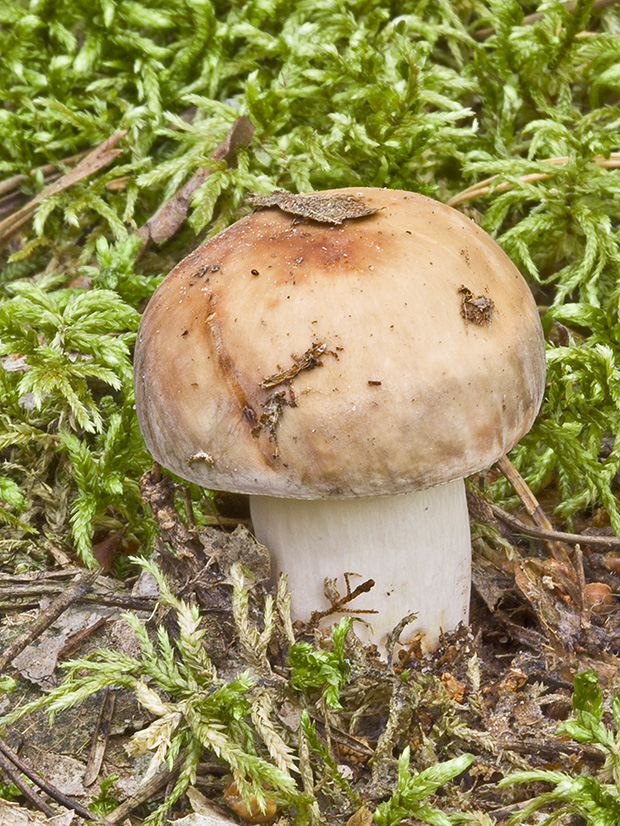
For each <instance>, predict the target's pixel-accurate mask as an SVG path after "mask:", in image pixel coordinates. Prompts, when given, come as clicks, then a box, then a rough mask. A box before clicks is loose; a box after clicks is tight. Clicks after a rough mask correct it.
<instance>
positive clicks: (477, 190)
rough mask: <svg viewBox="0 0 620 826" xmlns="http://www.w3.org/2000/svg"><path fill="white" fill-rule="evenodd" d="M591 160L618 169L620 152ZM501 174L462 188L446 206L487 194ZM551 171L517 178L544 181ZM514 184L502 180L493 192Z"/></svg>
mask: <svg viewBox="0 0 620 826" xmlns="http://www.w3.org/2000/svg"><path fill="white" fill-rule="evenodd" d="M569 160H570V159H569V158H568V157H567V156H563V157H559V158H543V159H542V161H541V163H549V164H553V165H560V164H564V163H568V161H569ZM592 160H593V161H594V162H595V163H596V164H597V166H600V167H602V168H603V169H618V168H620V152H611V153H610V155H609V158H604V157H603V156H602V155H595V156H594V157H593V158H592ZM500 177H501V175H492V176H491V177H490V178H485V179H484V180H483V181H478V183H477V184H473V186H470V187H468V188H467V189H463V190H462V191H461V192H459V193H458V194H457V195H454V197H452V198H450V200H449V201H446V203H447V204H448V206H456V205H457V204H461V203H463V201H471V200H473V199H474V198H479V197H481V196H482V195H488V194H489V192H490V191H491V184H492V183H493V181H496V180H497V179H498V178H500ZM552 177H553V172H531V173H529V174H528V175H521V177H520V178H519V180H520V181H522V182H523V183H531V182H532V181H544V180H546V179H547V178H552ZM514 186H515V184H514V183H513V182H512V181H503V182H502V183H500V184H497V186H496V187H494V189H493V192H505V191H506V190H507V189H512V188H513V187H514Z"/></svg>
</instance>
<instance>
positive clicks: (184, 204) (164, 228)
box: [138, 115, 254, 244]
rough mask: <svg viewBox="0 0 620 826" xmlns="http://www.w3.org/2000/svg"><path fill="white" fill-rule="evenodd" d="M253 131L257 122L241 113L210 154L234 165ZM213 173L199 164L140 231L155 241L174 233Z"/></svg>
mask: <svg viewBox="0 0 620 826" xmlns="http://www.w3.org/2000/svg"><path fill="white" fill-rule="evenodd" d="M253 134H254V124H253V123H252V121H251V120H250V119H249V117H248V116H247V115H242V116H241V117H240V118H237V120H236V121H235V122H234V123H233V125H232V127H231V129H230V131H229V133H228V134H227V135H226V137H225V138H224V140H223V141H222V143H221V144H220V145H219V146H217V147H216V148H215V149H214V150H213V152H212V153H211V157H212V158H213V160H215V161H227V163H228V165H229V166H233V165H234V162H235V155H236V154H237V150H238V149H239V148H240V147H242V146H247V145H248V144H249V143H250V141H251V140H252V135H253ZM210 174H211V170H210V169H208V168H207V167H205V166H201V167H199V168H198V169H197V170H196V172H194V174H193V175H192V177H191V178H190V179H189V180H188V181H186V182H185V183H184V184H183V186H182V187H181V188H180V189H179V190H177V192H175V194H174V195H173V196H172V198H170V199H169V200H168V201H166V202H165V203H163V204H162V205H161V206H160V207H159V209H158V210H157V212H156V213H155V214H154V215H151V217H150V218H149V219H148V221H146V223H144V224H143V225H142V226H141V227H140V229H139V230H138V235H141V236H142V237H143V238H144V239H145V240H146V241H155V243H156V244H157V243H160V242H161V241H165V240H166V239H167V238H170V237H171V236H173V235H174V234H175V233H176V232H177V231H178V229H179V227H180V226H181V224H182V223H183V221H184V220H185V218H186V216H187V212H188V210H189V205H190V202H191V197H192V194H193V193H194V192H195V191H196V190H197V189H198V187H199V186H201V184H202V183H204V181H205V179H206V178H207V177H208V176H209V175H210Z"/></svg>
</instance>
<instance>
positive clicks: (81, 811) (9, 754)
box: [0, 740, 113, 826]
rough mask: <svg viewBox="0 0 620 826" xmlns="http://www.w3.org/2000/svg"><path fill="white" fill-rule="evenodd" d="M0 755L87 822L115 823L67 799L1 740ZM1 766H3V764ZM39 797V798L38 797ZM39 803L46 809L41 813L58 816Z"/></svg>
mask: <svg viewBox="0 0 620 826" xmlns="http://www.w3.org/2000/svg"><path fill="white" fill-rule="evenodd" d="M0 754H1V756H2V757H3V758H4V761H5V762H6V761H8V762H9V763H10V764H13V766H15V768H16V769H19V771H20V772H21V774H24V775H25V776H26V777H27V778H28V779H29V780H30V781H31V782H32V783H34V785H35V786H38V788H39V789H41V790H42V791H44V792H45V794H47V795H49V797H51V798H52V800H55V801H56V802H57V803H60V804H61V805H62V806H64V807H65V808H67V809H71V810H73V811H74V812H75V813H76V814H78V815H79V816H80V817H82V818H84V819H85V820H92V821H94V822H95V823H101V824H102V826H112V823H113V821H110V820H106V818H105V817H100V816H99V815H97V814H95V812H91V810H90V809H87V808H86V806H83V805H82V804H81V803H79V802H78V801H77V800H73V799H72V798H70V797H67V796H66V795H64V794H63V793H62V792H60V791H59V790H58V789H57V788H56V787H55V786H52V784H51V783H48V782H47V780H44V779H43V778H42V777H41V775H40V774H39V773H38V772H37V771H35V770H34V769H33V768H31V767H30V766H29V765H28V764H27V763H25V762H24V761H23V760H21V759H20V758H19V757H18V756H17V755H16V754H15V752H14V751H13V750H12V749H10V748H9V747H8V746H7V744H6V743H4V742H3V741H2V740H0ZM0 765H2V763H1V762H0ZM2 768H3V769H4V765H2ZM22 782H23V781H22ZM16 785H17V784H16ZM26 785H27V784H26ZM34 794H36V792H34ZM28 796H29V797H31V798H32V796H33V790H32V787H30V793H29V795H28ZM37 797H39V796H38V795H37ZM39 801H40V802H39V803H37V804H36V805H38V806H39V807H40V806H41V805H42V806H43V807H45V808H42V809H41V811H43V812H45V814H46V815H47V816H48V817H53V816H54V815H55V814H56V812H54V810H53V809H50V807H49V806H48V805H47V804H46V803H45V802H44V801H43V800H41V799H40V798H39Z"/></svg>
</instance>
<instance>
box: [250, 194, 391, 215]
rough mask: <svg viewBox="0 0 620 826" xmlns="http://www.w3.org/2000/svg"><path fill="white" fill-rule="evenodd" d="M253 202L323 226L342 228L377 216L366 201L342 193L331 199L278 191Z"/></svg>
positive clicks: (328, 196)
mask: <svg viewBox="0 0 620 826" xmlns="http://www.w3.org/2000/svg"><path fill="white" fill-rule="evenodd" d="M251 200H252V205H253V206H254V207H259V208H260V207H273V206H276V207H279V208H280V209H281V210H282V212H288V213H289V214H290V215H295V216H296V217H298V218H308V219H310V220H311V221H320V222H321V223H323V224H342V222H343V221H346V220H347V218H363V217H364V216H366V215H373V214H374V213H375V212H377V207H371V206H368V204H366V203H365V202H364V201H363V200H362V198H359V197H358V196H356V195H351V194H349V193H342V192H340V193H335V194H329V195H325V194H323V193H320V192H307V193H303V194H300V195H295V194H293V193H292V192H286V191H285V190H283V189H275V190H274V191H273V192H270V193H269V194H268V195H257V196H255V197H253V198H252V199H251Z"/></svg>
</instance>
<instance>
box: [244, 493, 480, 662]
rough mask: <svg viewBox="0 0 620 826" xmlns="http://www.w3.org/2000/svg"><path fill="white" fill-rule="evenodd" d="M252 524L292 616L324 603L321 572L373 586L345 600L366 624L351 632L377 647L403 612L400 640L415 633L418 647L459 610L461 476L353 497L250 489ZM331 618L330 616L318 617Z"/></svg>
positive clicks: (464, 547) (466, 545)
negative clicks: (288, 594)
mask: <svg viewBox="0 0 620 826" xmlns="http://www.w3.org/2000/svg"><path fill="white" fill-rule="evenodd" d="M250 508H251V513H252V522H253V524H254V531H255V534H256V537H257V539H258V540H259V542H262V543H263V544H264V545H266V546H267V548H268V549H269V551H270V552H271V557H272V563H273V573H274V576H277V575H278V573H279V572H284V573H286V574H287V576H288V585H289V589H290V590H291V591H292V613H293V619H302V620H308V619H309V618H310V615H311V613H312V612H313V611H317V610H318V611H321V610H324V609H326V608H329V601H328V600H327V598H326V597H325V594H324V591H323V585H324V580H325V578H326V577H329V578H332V579H334V578H336V579H337V586H338V590H339V592H340V594H341V595H344V594H346V593H347V590H346V584H345V580H344V577H343V574H345V573H350V574H352V575H351V576H349V582H350V587H351V590H353V589H354V588H355V587H356V586H357V585H359V584H361V583H362V582H364V581H365V580H368V579H373V580H374V582H375V585H374V587H373V588H372V589H371V590H370V591H369V592H368V593H363V594H360V595H359V596H357V597H356V598H355V600H354V601H353V602H351V603H350V605H349V607H350V608H351V609H352V611H353V612H354V613H355V611H356V610H357V611H360V612H361V611H362V610H363V609H366V610H368V609H372V610H374V611H377V613H376V614H364V613H359V614H358V616H359V617H360V618H362V619H364V620H365V621H366V622H368V623H369V626H370V627H367V628H365V627H364V625H363V624H362V623H356V632H357V634H358V635H359V636H361V637H362V638H364V639H366V640H367V641H369V642H374V643H376V644H377V646H378V647H379V648H380V649H381V650H382V651H385V639H386V635H387V634H389V633H390V632H391V631H392V629H393V628H394V627H395V626H396V625H397V624H398V623H399V622H400V620H401V619H402V618H403V617H404V616H405V615H407V614H408V613H410V612H416V613H417V615H418V616H417V619H416V620H415V622H413V623H412V624H411V625H409V626H407V628H406V630H405V633H404V634H403V635H402V638H403V639H407V638H409V637H411V636H412V635H413V634H415V633H417V632H422V633H424V635H425V636H424V643H423V645H424V648H425V650H432V649H433V648H434V647H436V646H437V644H438V642H439V639H440V636H441V632H442V631H449V630H452V629H454V628H456V627H457V626H458V624H459V623H461V622H463V623H466V622H467V621H468V616H469V593H470V581H471V540H470V532H469V519H468V513H467V503H466V499H465V485H464V482H463V480H462V479H458V480H456V481H454V482H449V483H447V484H444V485H439V486H438V487H434V488H429V489H427V490H422V491H415V492H412V493H404V494H399V495H396V496H374V497H365V498H360V499H306V500H302V499H281V498H277V497H273V496H251V497H250ZM336 619H338V615H336V616H335V617H334V616H330V617H329V620H328V623H332V622H334V621H336Z"/></svg>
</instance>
